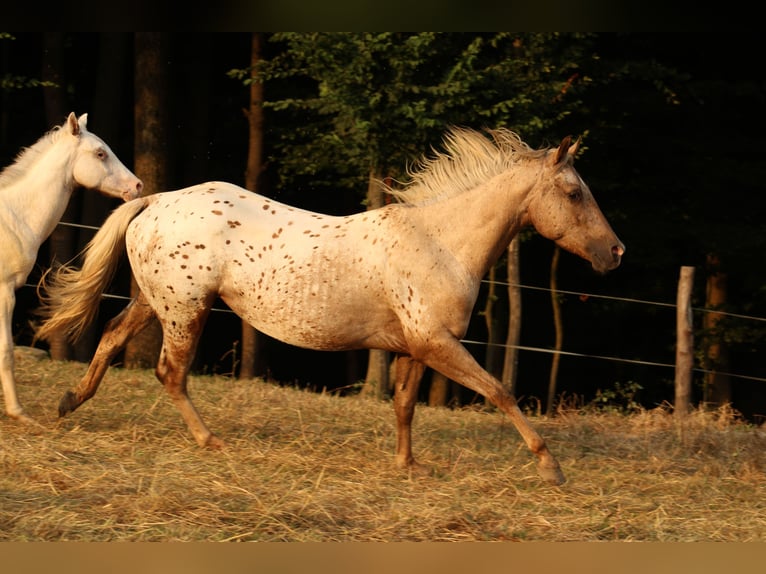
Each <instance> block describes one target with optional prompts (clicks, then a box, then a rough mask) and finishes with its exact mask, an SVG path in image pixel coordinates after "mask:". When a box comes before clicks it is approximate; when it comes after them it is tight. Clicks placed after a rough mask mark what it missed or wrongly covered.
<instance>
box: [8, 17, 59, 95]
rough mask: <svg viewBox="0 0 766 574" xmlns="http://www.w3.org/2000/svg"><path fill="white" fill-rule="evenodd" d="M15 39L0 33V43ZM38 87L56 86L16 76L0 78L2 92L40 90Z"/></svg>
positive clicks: (51, 83)
mask: <svg viewBox="0 0 766 574" xmlns="http://www.w3.org/2000/svg"><path fill="white" fill-rule="evenodd" d="M15 39H16V38H15V36H13V34H9V33H8V32H0V41H2V40H9V41H13V40H15ZM40 87H45V88H49V87H50V88H55V87H56V84H55V83H54V82H49V81H43V80H37V79H35V78H28V77H26V76H20V75H17V74H10V73H6V74H4V75H2V76H0V91H2V92H10V91H12V90H23V89H25V88H40Z"/></svg>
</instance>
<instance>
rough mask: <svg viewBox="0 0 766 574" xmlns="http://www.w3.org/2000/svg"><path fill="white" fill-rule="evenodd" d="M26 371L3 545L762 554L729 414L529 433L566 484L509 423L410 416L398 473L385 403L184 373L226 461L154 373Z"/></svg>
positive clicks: (557, 422)
mask: <svg viewBox="0 0 766 574" xmlns="http://www.w3.org/2000/svg"><path fill="white" fill-rule="evenodd" d="M85 368H86V365H84V364H81V363H59V362H51V361H49V360H47V359H36V358H33V357H30V356H27V355H21V356H20V357H19V358H18V360H17V369H16V371H17V376H18V379H19V382H18V386H19V393H20V397H21V401H22V403H23V404H24V405H25V407H26V409H27V412H28V414H30V415H31V416H32V417H34V418H35V419H36V420H37V421H39V423H40V426H39V427H37V426H25V425H20V424H18V423H15V422H14V421H11V420H9V419H8V418H7V417H3V418H2V419H0V541H294V542H299V541H321V542H327V541H344V542H345V541H578V542H588V541H608V540H615V541H653V542H662V541H675V542H681V541H729V542H734V541H738V542H746V541H766V430H765V429H763V428H758V427H755V426H752V425H748V424H746V423H744V422H742V421H741V420H739V419H738V418H737V417H736V416H734V415H733V413H731V412H729V411H726V410H722V411H718V412H713V413H705V412H695V413H693V414H692V415H690V416H689V417H688V419H687V420H686V422H684V423H683V424H680V423H678V422H676V421H674V420H673V417H672V416H670V415H669V414H668V412H667V411H666V410H664V409H656V410H652V411H643V412H639V413H636V414H632V415H621V414H618V413H613V412H604V411H598V410H595V409H588V408H579V409H574V408H573V409H570V410H567V411H563V412H561V413H560V414H559V415H558V416H556V417H555V418H553V419H545V418H541V417H533V422H534V424H535V426H536V428H538V430H539V431H540V432H541V433H542V435H543V436H544V437H545V438H546V440H547V441H548V444H549V446H550V447H551V449H552V450H553V452H554V453H555V454H556V455H557V456H558V458H559V460H560V462H561V464H562V467H563V470H564V472H565V473H566V475H567V477H568V482H567V483H566V484H564V485H563V486H561V487H551V486H548V485H545V484H543V483H541V481H540V480H539V479H538V476H537V474H536V471H535V468H534V463H533V460H532V456H531V455H530V454H529V452H528V451H527V449H526V447H525V446H524V445H523V443H522V442H521V440H520V438H519V436H518V434H517V433H516V431H515V429H514V428H513V427H512V425H511V424H510V423H509V422H508V421H507V419H506V418H505V417H503V416H502V415H501V414H499V413H497V412H488V411H483V410H480V409H462V410H448V409H442V408H429V407H426V406H419V408H418V410H417V412H416V415H415V426H414V441H415V443H414V446H415V454H416V456H419V459H420V461H421V462H423V463H425V464H427V465H428V466H430V467H431V473H430V474H429V475H426V476H410V475H409V474H408V473H407V472H405V471H400V470H397V469H395V468H394V467H393V464H392V463H393V448H394V432H393V430H394V414H393V407H392V405H391V404H390V403H384V402H374V401H369V400H364V399H360V398H359V397H337V396H333V395H329V394H316V393H311V392H308V391H302V390H298V389H294V388H286V387H280V386H278V385H276V384H272V383H266V382H261V381H237V380H232V379H229V378H226V377H219V376H217V377H209V376H195V377H193V379H192V380H191V382H190V391H191V394H192V396H193V398H194V400H195V402H196V404H197V406H198V408H199V409H200V411H201V413H202V415H203V417H205V419H206V420H207V422H208V424H209V425H210V427H211V428H212V429H213V430H214V431H215V432H216V433H217V434H218V435H219V436H220V437H221V438H223V439H224V440H225V441H226V443H227V447H226V448H225V449H224V450H222V451H207V450H204V449H200V448H198V447H197V445H196V444H195V443H194V441H193V439H192V438H191V435H190V434H189V433H188V432H187V429H186V427H185V425H184V423H183V421H182V419H181V417H180V415H179V414H178V413H177V412H176V410H175V408H174V407H173V406H172V404H171V403H170V400H169V399H168V398H167V397H166V396H165V394H164V392H163V391H162V389H161V387H160V385H159V384H158V383H157V381H156V379H155V378H154V376H153V373H152V372H150V371H127V370H123V369H112V370H110V372H109V373H108V374H107V377H106V379H105V381H104V383H103V385H102V387H101V390H100V391H99V393H98V394H97V395H96V396H95V397H94V398H93V399H92V400H91V401H89V402H87V403H86V404H84V405H83V406H82V407H81V408H80V409H79V410H77V411H76V412H74V413H73V414H71V415H70V416H68V417H67V418H64V419H60V420H59V419H58V418H57V415H56V408H57V404H58V400H59V398H60V396H61V395H62V394H63V392H64V391H65V390H66V389H68V388H71V387H72V386H74V384H75V383H76V382H77V381H78V380H79V378H80V377H81V376H82V374H83V373H84V372H85Z"/></svg>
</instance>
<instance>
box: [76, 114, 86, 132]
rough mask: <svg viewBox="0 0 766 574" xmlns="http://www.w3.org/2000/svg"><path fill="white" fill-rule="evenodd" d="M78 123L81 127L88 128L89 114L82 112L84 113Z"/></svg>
mask: <svg viewBox="0 0 766 574" xmlns="http://www.w3.org/2000/svg"><path fill="white" fill-rule="evenodd" d="M77 123H79V124H80V127H81V128H82V129H83V130H86V129H88V114H82V115H81V116H80V117H79V118H78V119H77Z"/></svg>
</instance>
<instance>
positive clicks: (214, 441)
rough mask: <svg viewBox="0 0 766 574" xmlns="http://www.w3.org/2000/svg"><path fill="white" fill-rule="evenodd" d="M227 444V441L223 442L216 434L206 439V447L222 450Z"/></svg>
mask: <svg viewBox="0 0 766 574" xmlns="http://www.w3.org/2000/svg"><path fill="white" fill-rule="evenodd" d="M225 446H226V443H225V442H223V441H222V440H221V439H219V438H218V437H217V436H215V435H214V434H211V435H210V436H209V437H208V439H207V440H206V441H205V444H204V447H205V448H209V449H211V450H221V449H222V448H223V447H225Z"/></svg>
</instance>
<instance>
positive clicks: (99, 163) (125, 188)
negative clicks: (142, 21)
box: [0, 113, 143, 422]
mask: <svg viewBox="0 0 766 574" xmlns="http://www.w3.org/2000/svg"><path fill="white" fill-rule="evenodd" d="M87 122H88V114H83V115H81V116H80V117H79V119H78V118H77V117H76V116H75V115H74V113H71V114H69V117H68V118H67V120H66V121H65V122H64V124H63V125H62V126H56V127H55V128H54V129H52V130H51V131H49V132H48V133H47V134H45V135H44V136H43V137H41V138H40V139H39V140H38V141H37V143H35V144H34V145H32V146H31V147H28V148H26V149H24V150H23V151H22V152H21V153H20V154H19V155H18V157H17V158H16V161H15V162H14V163H13V164H11V165H10V166H8V167H6V168H5V169H4V170H3V171H2V173H0V246H2V247H0V249H2V251H1V252H0V379H1V380H2V385H3V395H4V396H5V410H6V413H7V414H8V415H9V416H10V417H12V418H15V419H19V420H22V421H25V422H31V420H30V419H29V418H28V417H27V416H26V415H25V414H24V411H23V409H22V407H21V404H20V403H19V400H18V397H17V395H16V382H15V379H14V357H13V333H12V325H11V323H12V318H13V309H14V306H15V304H16V289H18V288H19V287H21V286H22V285H23V284H24V282H25V281H26V279H27V277H28V276H29V273H30V272H31V271H32V268H33V266H34V264H35V260H36V258H37V252H38V250H39V249H40V245H42V243H43V241H45V240H46V239H47V238H48V236H50V234H51V233H52V232H53V229H54V228H55V227H56V224H57V223H58V222H59V220H60V219H61V216H62V215H63V214H64V210H66V207H67V204H68V203H69V198H70V196H71V195H72V192H73V190H74V189H75V186H78V185H79V186H82V187H86V188H91V189H96V190H98V191H100V192H102V193H104V194H105V195H109V196H113V197H121V198H122V199H124V200H126V201H128V200H131V199H135V198H137V197H139V196H140V195H141V188H142V187H143V184H142V183H141V180H140V179H138V178H137V177H136V176H135V175H133V173H131V171H130V170H129V169H128V168H126V167H125V166H124V165H123V164H122V162H121V161H120V160H119V159H118V158H117V156H115V155H114V153H112V150H111V149H109V146H108V145H106V143H104V142H103V140H101V138H99V137H98V136H96V135H94V134H92V133H90V132H89V131H88V130H87V129H86V126H87Z"/></svg>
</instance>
